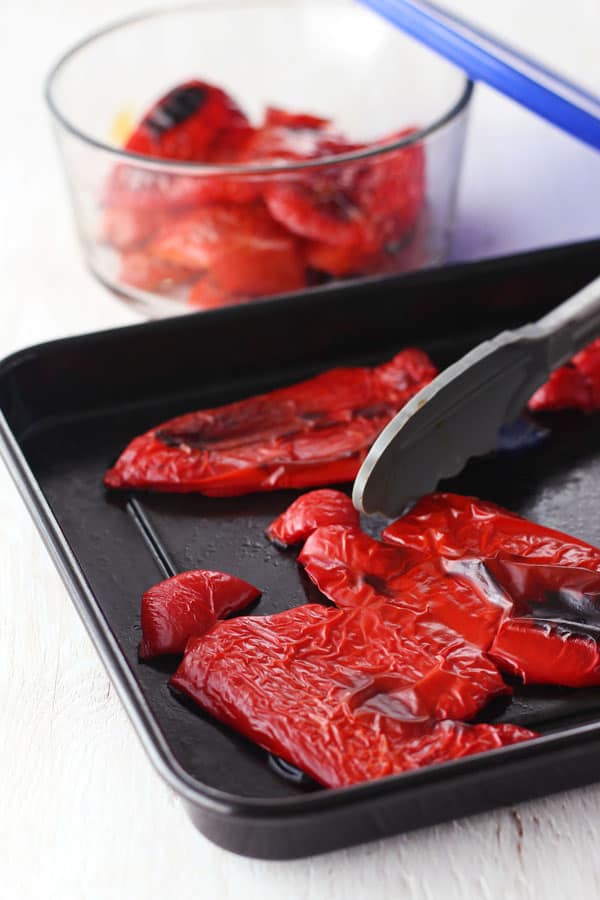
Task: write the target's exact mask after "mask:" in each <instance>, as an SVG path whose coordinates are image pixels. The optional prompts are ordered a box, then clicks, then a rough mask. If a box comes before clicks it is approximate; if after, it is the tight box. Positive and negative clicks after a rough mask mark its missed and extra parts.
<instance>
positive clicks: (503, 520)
mask: <svg viewBox="0 0 600 900" xmlns="http://www.w3.org/2000/svg"><path fill="white" fill-rule="evenodd" d="M382 538H383V540H384V541H386V542H388V543H390V544H394V545H397V546H398V547H402V549H403V550H404V552H405V553H407V554H408V556H409V557H410V558H411V559H412V561H413V563H414V564H416V563H418V562H420V561H421V560H423V559H429V558H430V557H431V556H443V557H446V558H451V559H459V558H461V557H477V558H479V559H485V558H487V557H494V556H498V555H499V554H500V555H503V556H507V555H508V556H519V557H523V558H524V559H528V560H529V561H530V562H535V563H548V564H550V565H556V566H578V567H580V568H583V569H589V570H590V571H593V572H600V550H598V549H597V548H596V547H592V545H591V544H586V543H585V541H580V540H578V539H577V538H574V537H571V536H570V535H567V534H564V533H563V532H561V531H554V530H553V529H551V528H545V527H544V526H543V525H537V524H536V523H535V522H530V521H528V520H527V519H523V518H522V517H521V516H517V515H516V514H515V513H512V512H509V511H508V510H506V509H502V507H500V506H496V504H495V503H489V502H487V501H485V500H477V499H476V498H475V497H462V496H460V495H459V494H441V493H440V494H429V495H428V496H427V497H423V498H422V499H421V500H419V502H418V503H417V504H416V505H415V506H414V507H413V509H412V510H411V511H410V512H409V513H408V514H407V515H405V516H403V517H402V518H401V519H398V520H397V521H396V522H393V523H392V524H391V525H388V526H387V528H385V529H384V530H383V532H382Z"/></svg>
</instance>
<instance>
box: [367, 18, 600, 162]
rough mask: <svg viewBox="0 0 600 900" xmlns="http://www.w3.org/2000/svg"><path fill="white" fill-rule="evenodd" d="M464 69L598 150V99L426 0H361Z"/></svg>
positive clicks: (599, 128) (599, 142) (468, 73)
mask: <svg viewBox="0 0 600 900" xmlns="http://www.w3.org/2000/svg"><path fill="white" fill-rule="evenodd" d="M361 2H362V3H364V5H365V6H369V7H370V8H371V9H373V10H375V11H376V12H378V13H380V14H381V15H382V16H385V18H386V19H389V21H390V22H393V24H394V25H398V26H399V27H400V28H402V30H403V31H406V32H407V33H408V34H410V35H412V36H413V37H415V38H417V39H418V40H419V41H422V42H423V43H424V44H427V46H429V47H431V49H432V50H436V51H437V52H438V53H440V54H441V55H442V56H445V57H446V59H448V60H450V62H453V63H455V64H456V65H457V66H460V67H461V68H462V69H464V70H465V72H466V73H467V75H469V77H470V78H472V79H473V80H474V81H484V82H485V83H486V84H489V85H491V86H492V87H494V88H497V90H499V91H501V92H502V93H503V94H506V95H507V96H508V97H511V98H512V99H513V100H517V101H518V102H519V103H521V104H522V105H523V106H525V107H527V109H530V110H532V112H535V113H538V115H540V116H543V118H544V119H547V120H548V121H549V122H552V123H553V124H554V125H558V127H559V128H562V129H563V130H564V131H567V132H568V133H569V134H572V135H573V136H574V137H576V138H579V139H580V140H581V141H585V143H586V144H590V145H591V146H592V147H595V148H596V149H597V150H600V99H599V98H598V97H594V96H593V95H592V94H590V93H589V92H587V91H585V90H583V88H581V87H579V86H578V85H576V84H573V83H572V82H570V81H567V80H566V79H565V78H562V77H561V76H560V75H558V74H556V73H555V72H552V71H551V70H550V69H547V68H545V67H544V66H542V65H540V64H539V63H537V62H536V61H535V60H533V59H530V58H529V57H527V56H525V55H524V54H521V53H518V52H517V51H516V50H514V49H513V48H512V47H509V46H508V45H507V44H504V43H502V42H501V41H498V40H496V39H495V38H494V37H492V36H491V35H489V34H486V33H485V32H484V31H480V30H478V29H476V28H474V27H473V26H471V25H469V24H467V23H466V22H463V21H462V20H461V19H459V18H457V17H455V16H453V15H450V14H449V13H448V12H446V11H444V10H442V9H440V8H439V7H437V6H434V5H433V4H432V3H428V2H426V0H361Z"/></svg>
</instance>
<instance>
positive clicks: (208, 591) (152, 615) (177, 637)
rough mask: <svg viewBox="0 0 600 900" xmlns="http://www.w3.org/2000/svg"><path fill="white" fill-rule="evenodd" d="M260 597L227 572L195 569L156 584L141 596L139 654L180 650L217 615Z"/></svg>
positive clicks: (148, 656)
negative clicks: (141, 636) (141, 635)
mask: <svg viewBox="0 0 600 900" xmlns="http://www.w3.org/2000/svg"><path fill="white" fill-rule="evenodd" d="M258 597H260V591H259V590H258V588H255V587H254V586H253V585H251V584H248V583H247V582H246V581H242V579H241V578H236V577H235V575H227V574H226V573H224V572H211V571H208V570H205V569H194V570H192V571H190V572H180V573H179V574H178V575H175V576H173V578H167V580H166V581H161V582H160V584H155V585H154V586H153V587H151V588H150V590H148V591H146V593H145V594H144V595H143V597H142V634H143V638H142V642H141V644H140V657H141V658H142V659H152V658H153V657H155V656H161V655H162V654H165V653H183V651H184V650H185V645H186V644H187V642H188V640H189V639H190V638H192V637H199V636H200V635H202V634H205V633H206V632H207V631H208V630H209V629H210V628H212V626H213V625H214V624H215V622H216V621H217V619H223V618H225V617H226V616H228V615H230V614H231V613H234V612H239V610H242V609H244V608H245V607H246V606H248V604H250V603H252V602H253V601H254V600H256V599H258Z"/></svg>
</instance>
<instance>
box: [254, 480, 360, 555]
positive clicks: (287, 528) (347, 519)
mask: <svg viewBox="0 0 600 900" xmlns="http://www.w3.org/2000/svg"><path fill="white" fill-rule="evenodd" d="M359 523H360V516H359V514H358V510H356V509H355V508H354V506H353V505H352V500H351V499H350V497H349V496H348V495H347V494H343V493H342V492H341V491H333V490H331V489H330V488H324V489H323V490H320V491H309V493H308V494H302V496H301V497H298V499H297V500H294V502H293V503H292V504H291V505H290V506H288V508H287V509H286V510H285V511H284V512H282V514H281V515H280V516H278V518H277V519H275V521H274V522H271V524H270V525H269V527H268V528H267V537H268V538H269V540H271V541H273V543H274V544H277V545H278V546H279V547H283V548H286V547H292V546H293V545H294V544H303V543H304V541H305V540H306V539H307V537H309V536H310V535H311V534H312V533H313V531H316V530H317V528H320V527H321V526H324V525H346V526H348V527H352V526H354V527H356V528H358V526H359Z"/></svg>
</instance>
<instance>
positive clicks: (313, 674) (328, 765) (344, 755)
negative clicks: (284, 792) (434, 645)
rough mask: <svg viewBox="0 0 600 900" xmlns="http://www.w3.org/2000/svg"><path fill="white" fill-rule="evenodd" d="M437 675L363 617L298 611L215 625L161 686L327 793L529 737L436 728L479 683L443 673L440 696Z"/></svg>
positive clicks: (426, 658) (413, 649)
mask: <svg viewBox="0 0 600 900" xmlns="http://www.w3.org/2000/svg"><path fill="white" fill-rule="evenodd" d="M441 668H443V662H441V661H440V659H439V658H436V657H434V656H431V655H429V654H428V653H427V652H425V651H424V650H423V649H422V648H421V647H420V646H419V645H418V644H416V643H412V642H411V641H409V640H406V639H405V638H404V636H403V635H402V634H401V632H400V629H398V628H390V627H389V625H388V624H387V623H386V622H384V621H383V619H382V618H380V617H379V616H378V615H377V614H376V613H374V611H372V610H368V609H359V610H352V611H345V610H335V609H330V608H327V607H322V606H316V605H309V606H301V607H297V608H295V609H292V610H289V611H286V612H283V613H279V614H278V615H274V616H266V617H264V618H261V617H243V618H238V619H234V620H232V621H230V622H226V623H219V624H217V625H216V626H215V627H214V628H213V629H212V631H211V632H209V633H208V634H207V635H205V636H204V637H201V638H199V639H197V640H195V641H192V642H191V644H190V646H189V648H188V651H187V653H186V655H185V657H184V659H183V662H182V663H181V665H180V666H179V668H178V670H177V672H176V673H175V676H174V677H173V678H172V680H171V683H172V685H173V686H175V687H176V688H178V689H180V690H181V691H183V692H184V693H185V694H186V695H188V696H189V697H191V698H192V699H194V700H195V701H196V702H197V703H199V704H200V705H201V706H202V707H203V708H204V709H206V710H208V712H210V713H211V714H212V715H214V716H215V718H217V719H219V720H220V721H221V722H224V723H225V724H226V725H229V726H231V727H233V728H235V729H236V730H237V731H239V732H241V733H242V734H243V735H245V736H246V737H248V738H250V739H251V740H253V741H255V742H256V743H258V744H260V745H261V746H262V747H264V748H265V749H266V750H268V751H270V752H271V753H275V754H277V755H278V756H281V757H283V758H284V759H286V760H288V761H289V762H291V763H292V764H293V765H296V766H298V767H299V768H301V769H302V770H303V771H305V772H307V773H308V774H309V775H311V776H312V777H313V778H315V779H316V780H317V781H318V782H320V783H321V784H324V785H326V786H328V787H342V786H344V785H349V784H355V783H357V782H361V781H366V780H370V779H373V778H381V777H384V776H386V775H393V774H397V773H399V772H404V771H408V770H410V769H415V768H419V767H420V766H424V765H428V764H431V763H437V762H443V761H445V760H449V759H457V758H459V757H462V756H466V755H468V754H471V753H476V752H479V751H483V750H487V749H492V748H494V747H500V746H504V745H506V744H511V743H515V742H517V741H521V740H526V739H527V738H530V737H534V736H535V735H534V733H533V732H531V731H527V730H525V729H521V728H516V727H515V726H511V725H505V726H498V727H494V726H492V725H476V726H468V725H465V724H463V723H459V722H454V721H450V720H448V721H444V722H440V721H438V720H436V719H435V718H434V717H435V716H437V715H443V716H449V715H452V714H461V713H462V712H463V710H464V708H465V704H464V701H463V697H467V701H468V695H469V694H472V693H473V690H476V689H477V688H476V687H475V686H476V683H477V678H478V675H479V673H478V670H477V669H474V670H469V667H468V666H467V667H465V669H464V670H463V671H462V673H461V675H462V677H461V678H453V677H452V673H451V672H448V673H447V678H446V682H445V684H444V685H443V688H442V690H441V685H440V683H439V677H438V674H439V672H440V669H441ZM440 690H441V692H440ZM483 695H485V691H483ZM468 705H470V706H472V705H473V704H472V703H469V702H468Z"/></svg>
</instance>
